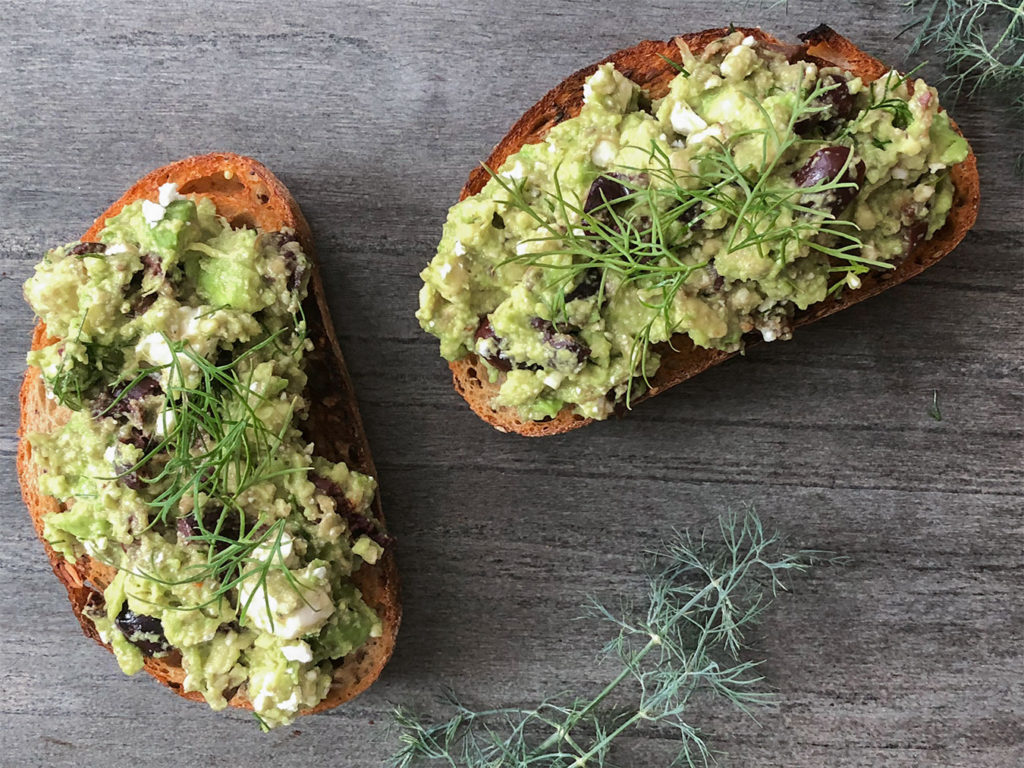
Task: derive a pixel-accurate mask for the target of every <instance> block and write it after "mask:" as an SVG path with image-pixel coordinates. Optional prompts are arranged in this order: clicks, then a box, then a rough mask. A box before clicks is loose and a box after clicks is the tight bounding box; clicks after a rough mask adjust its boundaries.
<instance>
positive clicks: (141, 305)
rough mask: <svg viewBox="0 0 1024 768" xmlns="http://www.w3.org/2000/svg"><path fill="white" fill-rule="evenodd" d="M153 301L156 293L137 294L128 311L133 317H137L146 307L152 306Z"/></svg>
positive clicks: (154, 301)
mask: <svg viewBox="0 0 1024 768" xmlns="http://www.w3.org/2000/svg"><path fill="white" fill-rule="evenodd" d="M155 303H156V294H155V293H147V294H143V295H141V296H139V297H138V298H137V299H135V300H134V301H133V302H132V304H131V308H130V312H131V314H132V316H133V317H138V316H139V315H141V314H143V313H145V311H146V310H147V309H149V308H150V307H152V306H153V304H155Z"/></svg>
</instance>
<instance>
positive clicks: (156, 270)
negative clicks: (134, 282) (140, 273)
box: [141, 253, 164, 275]
mask: <svg viewBox="0 0 1024 768" xmlns="http://www.w3.org/2000/svg"><path fill="white" fill-rule="evenodd" d="M141 259H142V265H143V266H144V267H145V268H146V270H147V271H148V272H149V274H151V275H162V274H163V272H164V267H163V263H162V262H161V261H160V257H159V256H157V255H155V254H152V253H144V254H142V256H141Z"/></svg>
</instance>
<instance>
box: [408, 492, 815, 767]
mask: <svg viewBox="0 0 1024 768" xmlns="http://www.w3.org/2000/svg"><path fill="white" fill-rule="evenodd" d="M782 546H783V544H782V542H781V540H780V538H779V537H778V535H777V534H774V533H769V532H767V531H766V530H765V529H764V527H763V525H762V523H761V520H760V519H759V518H758V516H757V514H756V513H755V512H754V511H753V510H748V511H744V512H742V513H728V514H726V515H724V516H722V517H721V518H720V519H719V521H718V527H717V531H716V533H715V535H714V537H713V539H712V537H709V536H707V535H704V534H701V535H700V536H697V537H691V536H690V535H688V534H685V533H684V534H679V533H677V534H676V535H675V536H674V537H673V538H672V540H671V541H669V542H668V543H667V544H666V545H665V546H664V547H662V548H661V549H659V550H657V551H655V552H652V553H650V556H651V557H650V564H649V565H650V567H649V571H648V578H647V602H646V606H642V607H640V608H639V609H628V608H627V609H624V610H622V611H613V610H611V609H610V608H608V607H607V606H606V605H605V604H603V603H601V602H600V601H597V600H593V601H591V605H590V606H589V613H590V614H591V615H593V616H596V617H598V618H599V619H601V620H602V621H604V622H605V623H606V624H607V625H609V626H610V627H612V628H613V630H614V634H613V635H612V637H611V638H610V639H609V641H608V642H607V644H606V645H605V647H604V651H603V652H604V656H605V657H606V658H610V659H614V660H615V661H616V662H617V666H618V667H619V670H620V671H619V673H618V674H617V675H616V676H615V677H614V678H613V679H612V680H611V681H610V682H609V683H608V684H607V685H606V686H605V687H604V688H603V689H602V690H601V691H599V692H598V693H597V694H595V695H593V696H591V697H585V696H575V697H568V696H566V695H564V694H563V695H560V696H554V697H551V698H549V699H545V700H544V701H542V702H540V703H539V704H537V705H536V706H533V707H529V708H518V707H513V708H497V709H483V710H474V709H471V708H470V707H468V706H466V705H465V704H463V703H462V702H461V701H459V700H458V699H457V698H455V697H454V695H451V694H450V695H449V704H450V706H451V707H452V708H453V709H454V710H455V711H454V714H453V715H452V716H451V717H450V718H449V719H448V720H447V721H444V722H441V723H437V724H430V723H428V722H427V721H426V720H424V719H423V718H420V717H418V716H417V715H415V714H413V713H412V712H410V711H409V710H407V709H405V708H398V709H397V710H396V711H395V713H394V722H395V726H396V727H397V730H398V740H399V743H400V748H399V750H398V752H397V753H396V754H395V755H394V756H393V757H392V759H391V762H390V765H391V766H392V768H413V766H418V765H426V764H429V763H439V764H442V765H445V766H449V768H497V767H498V766H501V768H527V766H530V767H532V768H570V767H571V766H584V765H585V766H606V765H611V762H610V760H611V758H610V754H611V750H612V747H613V745H614V744H615V743H616V739H617V738H618V737H619V736H621V735H622V734H624V733H626V732H628V731H632V730H635V729H637V728H644V727H652V726H657V727H658V728H660V729H662V730H666V731H670V732H672V733H673V734H674V736H675V738H676V740H677V741H678V754H677V757H676V762H675V764H678V765H685V766H690V767H691V768H693V767H695V766H708V765H710V764H711V763H712V762H713V759H712V752H711V748H710V747H709V746H708V743H707V741H706V739H705V736H704V734H703V732H702V731H701V730H700V728H699V727H698V726H697V725H695V724H694V722H693V714H694V713H693V708H694V697H695V696H696V695H698V694H700V693H709V694H712V695H714V696H718V697H721V698H723V699H725V700H726V701H728V702H730V703H731V704H733V705H734V706H735V707H736V708H737V709H738V710H739V711H741V712H743V713H747V714H750V713H752V711H753V710H754V709H755V708H758V707H764V706H767V705H770V704H772V703H773V701H774V698H773V696H772V694H771V693H769V692H767V691H766V690H764V688H763V686H762V685H761V683H762V676H761V675H760V673H759V672H758V669H759V666H760V664H761V662H759V661H750V660H746V659H743V658H741V657H740V654H741V652H742V651H744V650H746V649H747V648H748V644H747V642H746V635H747V633H748V632H749V631H750V630H751V629H753V628H754V627H755V626H756V625H757V624H758V622H759V621H760V619H761V617H762V615H763V613H764V611H765V610H766V609H767V608H768V607H769V605H770V604H771V602H772V599H773V598H774V597H775V596H776V595H777V594H778V592H780V591H782V590H785V589H786V587H787V584H788V583H789V579H790V577H792V576H794V575H796V574H798V573H801V572H803V571H806V570H807V569H808V568H809V567H811V565H813V564H815V563H817V562H820V561H822V560H824V559H826V557H827V555H826V554H825V553H822V552H816V551H807V550H805V551H799V552H795V553H789V554H787V553H785V552H782V551H781V550H782Z"/></svg>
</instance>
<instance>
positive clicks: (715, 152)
mask: <svg viewBox="0 0 1024 768" xmlns="http://www.w3.org/2000/svg"><path fill="white" fill-rule="evenodd" d="M839 86H840V83H838V82H827V81H818V82H817V83H816V84H815V86H814V87H813V88H811V89H809V90H807V91H803V92H800V93H798V94H796V98H795V103H794V106H793V109H792V112H791V114H790V117H789V121H788V123H787V124H786V125H785V126H784V127H782V129H781V130H780V129H778V128H776V126H775V123H774V120H773V119H772V116H771V115H769V114H768V113H767V112H766V110H765V108H764V106H763V105H762V104H760V103H759V102H758V101H757V100H756V99H754V98H753V97H750V100H751V102H752V105H753V106H752V108H753V109H757V110H760V112H761V113H762V114H763V115H764V117H765V120H764V124H765V127H763V128H753V129H747V130H743V131H737V132H734V133H733V134H732V135H730V136H729V137H728V138H726V139H724V140H723V139H713V140H712V141H711V143H710V146H709V149H708V150H707V151H705V152H702V153H700V154H698V155H696V156H695V158H694V162H695V164H696V169H697V170H680V169H678V168H675V167H673V164H672V158H671V157H670V155H669V154H668V152H666V150H665V149H664V148H662V147H661V146H660V145H659V144H658V143H657V142H652V143H651V146H650V148H643V149H641V148H638V147H634V149H638V150H641V151H645V152H647V155H648V164H647V165H646V166H644V167H634V166H619V167H616V168H615V169H613V170H612V171H609V172H605V173H604V174H602V175H603V176H605V177H607V178H610V179H614V181H615V182H616V183H618V184H619V185H621V186H622V187H623V188H624V189H625V190H626V194H624V195H622V196H620V197H616V198H615V199H614V200H607V199H605V200H604V202H603V204H601V205H599V206H597V207H596V208H594V209H592V210H589V211H588V210H585V207H584V203H582V202H581V201H579V200H578V199H577V198H576V196H575V195H570V194H568V193H567V192H566V191H564V190H563V188H562V186H561V183H560V181H559V174H558V171H557V169H556V170H555V172H554V173H553V174H552V181H553V191H551V190H529V191H528V190H527V188H526V181H525V180H524V179H521V180H515V179H512V178H511V177H509V176H506V175H505V174H502V173H499V172H497V171H495V170H493V169H491V168H489V167H487V166H484V167H485V169H486V170H487V172H488V173H489V174H490V176H491V178H492V179H493V180H494V182H495V183H496V184H498V185H499V186H500V187H501V189H502V190H503V191H504V192H505V195H506V197H505V199H504V200H500V201H498V202H500V203H502V204H504V205H506V206H508V207H510V208H513V209H516V210H518V211H521V212H523V213H525V214H527V215H528V216H529V217H530V218H531V219H533V221H534V222H536V225H537V230H538V235H537V236H536V237H533V238H529V239H526V240H523V241H521V243H520V244H519V245H520V247H521V248H522V249H523V250H522V252H517V254H516V255H514V256H510V257H509V258H508V259H506V260H505V261H503V262H501V263H500V264H499V265H498V266H499V268H500V267H502V266H505V265H507V264H512V263H514V264H522V265H526V266H530V267H539V268H542V269H545V270H548V271H550V273H551V275H552V277H550V279H549V284H548V287H554V288H556V289H557V290H556V291H555V294H554V301H553V304H552V306H551V310H552V313H553V315H554V316H555V319H558V318H559V317H565V305H566V296H567V293H569V291H570V288H571V286H573V285H574V284H575V283H576V282H577V281H578V280H579V279H580V278H581V277H582V276H583V274H584V273H586V272H588V271H589V270H593V269H598V270H599V271H600V274H601V283H600V290H599V292H598V301H599V302H601V301H603V297H604V295H605V292H606V281H607V276H608V274H609V273H611V274H614V275H615V276H616V277H617V279H618V282H619V284H620V285H633V286H634V287H635V288H636V289H637V291H638V294H639V298H640V301H641V303H642V304H643V305H644V306H646V307H647V308H648V309H649V310H650V316H649V318H648V321H647V323H646V324H645V325H644V327H643V328H642V329H641V331H640V332H639V333H638V334H637V336H636V338H635V340H634V343H633V345H632V348H631V351H630V370H631V371H633V372H634V377H636V376H639V377H640V378H641V379H642V380H643V381H644V382H645V383H647V384H649V383H650V382H649V375H650V372H649V371H648V364H649V361H650V360H651V352H652V348H653V347H654V346H655V345H656V344H658V343H661V342H668V343H669V344H671V341H670V340H671V337H672V335H673V334H674V333H676V332H677V331H678V330H679V328H680V321H679V320H677V319H674V317H673V308H674V304H675V298H676V296H677V294H678V293H679V291H680V290H681V289H682V287H683V286H684V285H685V284H686V282H687V280H688V279H689V278H690V276H691V275H692V274H693V273H694V272H695V271H697V270H701V269H704V268H706V267H707V266H708V264H709V263H710V262H709V260H708V258H707V257H705V256H702V255H701V254H700V253H699V252H697V249H695V248H692V247H691V245H692V244H693V238H692V236H691V233H692V230H693V229H694V228H696V227H697V226H698V225H700V224H702V223H703V222H705V221H706V220H707V219H708V218H709V217H710V216H712V215H721V214H722V213H724V214H725V215H726V217H727V220H728V224H727V225H726V227H725V235H726V236H725V244H724V246H723V247H724V250H725V252H726V253H733V252H735V251H739V250H742V249H753V250H756V251H757V253H758V254H759V255H760V256H770V255H772V254H775V258H779V259H784V258H786V257H787V255H791V254H792V253H794V252H800V251H804V250H807V251H816V252H818V253H821V254H824V255H826V256H828V257H829V259H830V261H831V264H832V266H831V268H830V271H831V272H838V273H841V274H842V277H841V279H840V280H838V281H837V282H836V283H835V284H834V285H833V286H832V287H831V289H830V293H834V292H835V291H837V290H839V289H840V288H841V287H842V285H844V284H846V281H845V278H847V277H849V276H850V275H853V276H854V277H856V275H859V274H864V273H866V272H867V271H868V270H869V269H870V268H872V267H874V268H878V269H891V268H892V265H891V264H886V263H884V262H879V261H875V260H871V259H867V258H864V257H863V256H861V255H860V251H861V248H862V247H863V242H862V241H861V239H860V238H859V237H858V235H857V227H856V225H854V224H853V223H852V222H848V221H839V220H836V218H835V216H833V215H832V214H831V213H829V212H826V211H823V210H821V209H820V208H816V207H814V206H813V205H811V204H810V203H808V202H806V200H807V199H808V198H810V199H814V198H816V197H825V196H828V195H829V194H831V193H835V192H837V191H840V190H844V189H846V188H849V187H852V186H855V183H854V182H852V181H849V180H848V179H847V170H848V167H849V163H850V162H851V160H852V158H853V153H852V152H851V153H849V155H848V157H847V161H846V164H845V165H844V166H843V168H842V169H841V170H840V172H839V173H837V174H836V175H835V176H833V177H832V178H828V179H823V180H821V181H819V182H818V183H816V184H814V185H811V186H806V187H796V186H795V185H793V184H791V183H788V181H786V180H782V179H780V178H779V177H778V176H777V174H776V173H775V172H776V170H777V169H778V168H779V167H780V165H782V164H783V163H786V162H788V161H790V160H791V159H792V154H793V150H794V148H796V147H798V146H802V145H825V144H826V143H836V142H835V141H833V142H824V141H821V140H816V139H804V138H801V137H800V136H799V135H798V134H797V131H796V130H795V129H796V125H797V123H799V122H800V121H801V120H805V119H807V118H809V117H812V116H814V115H816V114H818V113H821V112H823V111H825V110H827V109H828V106H827V104H826V103H825V101H824V100H823V97H824V96H825V95H826V94H827V93H828V92H829V91H830V90H832V89H834V88H838V87H839ZM893 87H895V85H894V86H893ZM888 92H889V91H888V90H886V91H885V93H886V94H888ZM893 101H899V100H898V99H893ZM900 104H901V105H902V106H903V107H904V108H906V104H905V103H903V102H902V101H900ZM873 106H874V107H875V108H879V109H889V110H890V111H893V112H894V115H895V114H897V112H898V111H899V110H898V109H897V108H896V107H895V106H893V105H888V106H887V104H886V103H884V102H880V103H878V104H874V105H873ZM907 112H908V115H909V110H907ZM840 141H847V142H849V141H851V140H850V139H849V137H841V139H840ZM741 143H743V144H746V145H751V146H754V147H756V148H758V150H759V157H758V158H757V160H756V162H754V163H753V165H752V166H749V165H742V166H741V165H740V163H739V162H738V161H737V158H736V150H737V147H738V146H739V145H740V144H741ZM634 381H635V378H631V379H630V381H629V384H628V387H627V392H626V406H627V407H629V406H630V405H631V401H632V398H633V387H634Z"/></svg>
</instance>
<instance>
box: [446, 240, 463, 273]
mask: <svg viewBox="0 0 1024 768" xmlns="http://www.w3.org/2000/svg"><path fill="white" fill-rule="evenodd" d="M452 250H454V251H455V255H456V256H465V255H466V246H464V245H463V244H462V241H461V240H456V241H455V247H454V248H453V249H452ZM449 269H450V267H449Z"/></svg>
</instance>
